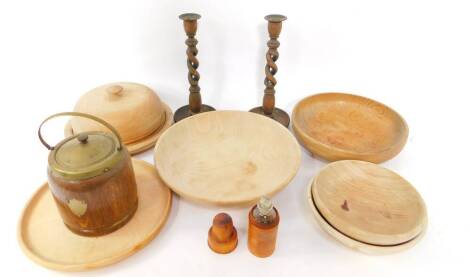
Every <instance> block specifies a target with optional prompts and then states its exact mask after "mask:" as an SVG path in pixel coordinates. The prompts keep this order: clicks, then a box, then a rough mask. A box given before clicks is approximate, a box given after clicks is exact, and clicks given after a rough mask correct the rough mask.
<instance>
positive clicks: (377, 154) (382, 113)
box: [292, 93, 408, 163]
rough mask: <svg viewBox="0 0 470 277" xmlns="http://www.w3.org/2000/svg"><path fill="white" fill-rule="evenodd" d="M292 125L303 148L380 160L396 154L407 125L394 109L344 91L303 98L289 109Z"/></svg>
mask: <svg viewBox="0 0 470 277" xmlns="http://www.w3.org/2000/svg"><path fill="white" fill-rule="evenodd" d="M292 126H293V130H294V133H295V135H296V137H297V138H298V139H299V141H300V142H301V143H302V144H303V145H304V146H305V148H307V149H308V150H309V151H310V152H311V153H312V154H314V155H318V156H320V157H321V158H324V159H326V160H329V161H337V160H363V161H369V162H374V163H381V162H384V161H386V160H389V159H391V158H393V157H394V156H396V155H397V154H398V153H399V152H400V151H401V149H402V148H403V147H404V146H405V143H406V140H407V138H408V126H407V124H406V122H405V120H404V119H403V118H402V117H401V116H400V115H399V114H398V113H397V112H395V111H394V110H392V109H391V108H389V107H387V106H385V105H384V104H381V103H379V102H376V101H374V100H371V99H368V98H365V97H362V96H357V95H352V94H344V93H322V94H315V95H312V96H309V97H306V98H304V99H302V100H301V101H300V102H299V103H297V105H296V106H295V108H294V111H293V113H292Z"/></svg>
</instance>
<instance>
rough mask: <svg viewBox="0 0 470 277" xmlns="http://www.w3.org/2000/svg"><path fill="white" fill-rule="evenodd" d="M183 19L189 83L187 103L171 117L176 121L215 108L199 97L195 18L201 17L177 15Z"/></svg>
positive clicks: (192, 14)
mask: <svg viewBox="0 0 470 277" xmlns="http://www.w3.org/2000/svg"><path fill="white" fill-rule="evenodd" d="M179 18H180V19H181V20H183V26H184V31H185V33H186V36H187V37H188V38H187V39H186V45H187V46H188V48H187V50H186V55H187V66H188V81H189V84H190V87H189V105H186V106H183V107H180V108H179V109H178V110H176V112H175V115H174V117H173V119H174V121H175V122H178V121H180V120H182V119H184V118H186V117H189V116H192V115H194V114H198V113H202V112H208V111H214V110H215V109H214V108H213V107H211V106H208V105H204V104H202V99H201V93H200V91H201V88H200V87H199V78H200V76H199V72H198V71H197V68H198V67H199V61H198V59H197V58H196V56H197V53H198V50H197V48H196V45H197V43H198V41H197V39H196V38H195V36H196V32H197V20H198V19H200V18H201V16H200V15H199V14H196V13H185V14H182V15H180V16H179Z"/></svg>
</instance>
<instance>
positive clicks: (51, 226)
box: [18, 159, 172, 271]
mask: <svg viewBox="0 0 470 277" xmlns="http://www.w3.org/2000/svg"><path fill="white" fill-rule="evenodd" d="M133 166H134V170H135V174H136V180H137V190H138V197H139V205H138V208H137V211H136V213H135V214H134V216H133V217H132V219H131V220H130V221H129V222H128V223H127V224H126V225H124V226H123V227H122V228H120V229H118V230H117V231H115V232H113V233H110V234H108V235H104V236H101V237H84V236H79V235H76V234H74V233H72V232H71V231H70V230H69V229H68V228H67V227H66V226H65V225H64V223H63V222H62V219H61V217H60V215H59V213H58V211H57V207H56V205H55V203H54V200H53V198H52V195H51V193H50V191H49V189H48V186H47V183H46V184H43V185H42V186H41V187H40V188H39V190H38V191H37V192H36V193H35V194H34V196H33V197H32V198H31V200H30V201H29V202H28V204H27V205H26V207H25V209H24V211H23V214H22V216H21V219H20V222H19V226H18V240H19V243H20V245H21V248H22V249H23V251H24V253H25V254H26V255H27V256H28V257H29V258H31V259H32V260H33V261H35V262H37V263H38V264H40V265H42V266H45V267H48V268H51V269H55V270H62V271H83V270H89V269H93V268H98V267H103V266H106V265H110V264H113V263H116V262H118V261H120V260H122V259H124V258H126V257H128V256H130V255H132V254H134V253H135V252H137V251H138V250H140V249H142V248H143V247H144V246H146V245H147V244H148V243H149V242H150V241H152V239H153V238H154V237H155V236H156V235H157V234H158V232H159V231H160V229H161V228H162V227H163V226H164V224H165V222H166V219H167V217H168V215H169V212H170V209H171V198H172V194H171V191H170V190H169V189H168V187H166V186H165V185H164V184H163V182H162V181H161V180H160V178H159V177H158V175H157V173H156V172H155V169H154V167H153V166H152V165H151V164H149V163H147V162H144V161H139V160H135V159H134V160H133Z"/></svg>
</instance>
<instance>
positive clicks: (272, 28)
mask: <svg viewBox="0 0 470 277" xmlns="http://www.w3.org/2000/svg"><path fill="white" fill-rule="evenodd" d="M264 19H266V20H267V21H268V32H269V38H270V40H269V41H268V43H267V45H268V48H269V49H268V52H267V53H266V66H265V68H264V71H265V74H266V78H265V79H264V85H265V86H266V88H265V89H264V97H263V106H262V107H256V108H253V109H251V110H250V112H254V113H258V114H262V115H265V116H268V117H270V118H272V119H274V120H276V121H278V122H279V123H281V124H282V125H284V126H286V127H288V126H289V122H290V118H289V115H288V114H287V113H286V112H285V111H283V110H281V109H278V108H276V107H274V104H275V98H274V93H275V92H276V90H275V89H274V86H276V83H277V81H276V78H274V75H275V74H276V72H277V65H276V61H277V59H278V58H279V52H278V51H277V48H278V47H279V45H280V44H279V41H278V40H277V38H278V37H279V34H280V33H281V29H282V21H284V20H286V19H287V17H285V16H283V15H280V14H270V15H267V16H265V17H264Z"/></svg>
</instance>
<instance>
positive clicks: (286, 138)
mask: <svg viewBox="0 0 470 277" xmlns="http://www.w3.org/2000/svg"><path fill="white" fill-rule="evenodd" d="M154 157H155V165H156V167H157V171H158V173H159V175H160V177H161V178H162V179H163V181H164V182H165V183H166V184H167V185H168V186H169V187H170V188H171V189H172V190H173V191H174V192H176V193H177V194H179V195H181V196H182V197H185V198H187V199H190V200H193V201H196V202H200V203H206V204H218V205H247V204H252V203H254V202H256V201H257V200H258V198H260V197H261V196H263V195H268V196H269V195H273V194H275V193H276V192H278V191H280V190H281V189H282V188H284V187H285V186H286V185H287V184H289V182H290V181H291V180H292V178H293V177H294V176H295V174H296V173H297V170H298V169H299V165H300V147H299V144H298V143H297V141H296V139H295V138H294V136H293V135H292V134H291V133H290V132H289V131H288V130H287V129H286V128H285V127H284V126H282V125H281V124H279V123H277V122H276V121H274V120H272V119H270V118H267V117H265V116H261V115H258V114H255V113H250V112H241V111H213V112H207V113H202V114H199V115H195V116H192V117H189V118H187V119H185V120H182V121H179V122H178V123H176V124H175V125H173V126H172V127H171V128H169V129H168V130H167V131H166V132H165V133H164V134H163V135H162V136H161V137H160V139H159V140H158V142H157V144H156V146H155V156H154Z"/></svg>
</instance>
